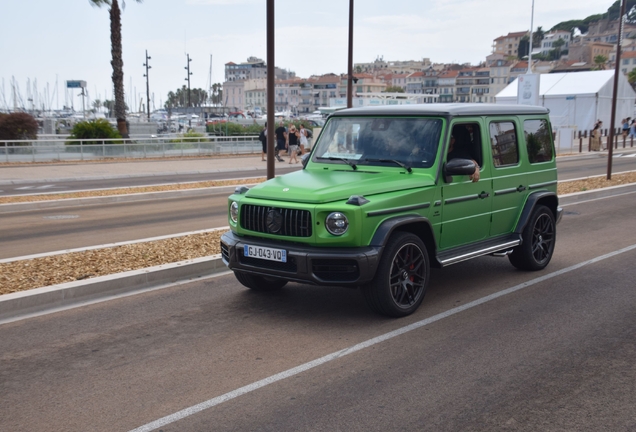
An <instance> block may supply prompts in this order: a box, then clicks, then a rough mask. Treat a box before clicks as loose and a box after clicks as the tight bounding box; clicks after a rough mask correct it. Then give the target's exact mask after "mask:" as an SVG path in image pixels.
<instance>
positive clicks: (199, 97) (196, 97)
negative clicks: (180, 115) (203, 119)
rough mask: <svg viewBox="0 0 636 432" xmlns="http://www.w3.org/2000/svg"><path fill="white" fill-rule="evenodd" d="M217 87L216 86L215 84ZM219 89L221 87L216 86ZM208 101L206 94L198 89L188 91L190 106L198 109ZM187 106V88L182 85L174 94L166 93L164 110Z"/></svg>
mask: <svg viewBox="0 0 636 432" xmlns="http://www.w3.org/2000/svg"><path fill="white" fill-rule="evenodd" d="M215 85H217V84H215ZM218 86H219V87H220V86H221V85H220V84H218ZM207 99H208V92H206V91H205V90H203V89H200V88H194V89H190V102H191V104H192V106H195V107H198V106H201V105H203V104H204V103H205V102H206V101H207ZM187 106H188V88H187V87H186V86H185V85H184V86H183V87H181V88H180V89H177V91H176V92H172V91H171V92H168V98H167V99H166V102H165V103H164V107H165V108H166V109H168V108H169V107H170V108H174V107H187Z"/></svg>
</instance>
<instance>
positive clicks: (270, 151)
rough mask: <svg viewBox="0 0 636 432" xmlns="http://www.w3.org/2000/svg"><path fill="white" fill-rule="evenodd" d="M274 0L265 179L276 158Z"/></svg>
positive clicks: (271, 4)
mask: <svg viewBox="0 0 636 432" xmlns="http://www.w3.org/2000/svg"><path fill="white" fill-rule="evenodd" d="M274 46H275V45H274V0H267V179H268V180H269V179H271V178H274V176H275V175H276V174H275V172H274V171H275V168H274V164H275V162H274V161H275V160H276V155H275V152H276V138H275V134H274V131H275V130H276V123H275V117H274V111H275V109H274V96H275V94H274V90H275V85H276V81H275V73H276V72H275V71H274V65H275V62H276V60H275V56H274Z"/></svg>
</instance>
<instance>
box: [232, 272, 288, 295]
mask: <svg viewBox="0 0 636 432" xmlns="http://www.w3.org/2000/svg"><path fill="white" fill-rule="evenodd" d="M234 276H235V277H236V279H237V280H238V281H239V282H240V283H241V284H243V285H244V286H246V287H247V288H249V289H253V290H254V291H275V290H279V289H281V288H282V287H284V286H285V285H287V281H286V280H285V279H279V278H273V277H267V276H257V275H253V274H250V273H245V272H241V271H235V272H234Z"/></svg>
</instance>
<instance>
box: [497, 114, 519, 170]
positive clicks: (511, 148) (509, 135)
mask: <svg viewBox="0 0 636 432" xmlns="http://www.w3.org/2000/svg"><path fill="white" fill-rule="evenodd" d="M490 145H491V147H492V159H493V163H494V165H495V166H496V167H500V166H506V165H516V164H518V163H519V146H518V144H517V133H516V131H515V125H514V123H513V122H509V121H503V122H492V123H490Z"/></svg>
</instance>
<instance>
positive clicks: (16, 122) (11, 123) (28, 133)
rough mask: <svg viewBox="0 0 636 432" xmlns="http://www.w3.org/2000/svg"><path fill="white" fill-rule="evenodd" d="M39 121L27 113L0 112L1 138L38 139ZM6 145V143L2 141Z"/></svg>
mask: <svg viewBox="0 0 636 432" xmlns="http://www.w3.org/2000/svg"><path fill="white" fill-rule="evenodd" d="M37 133H38V122H37V121H36V120H35V119H34V118H33V116H32V115H31V114H27V113H21V112H17V113H11V114H2V113H0V140H26V139H36V138H37ZM0 145H5V143H0Z"/></svg>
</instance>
